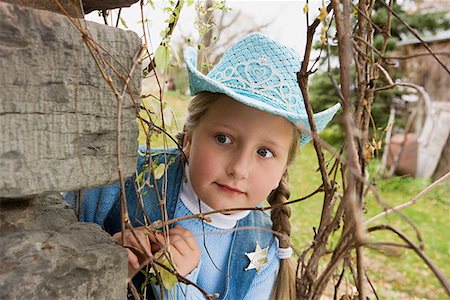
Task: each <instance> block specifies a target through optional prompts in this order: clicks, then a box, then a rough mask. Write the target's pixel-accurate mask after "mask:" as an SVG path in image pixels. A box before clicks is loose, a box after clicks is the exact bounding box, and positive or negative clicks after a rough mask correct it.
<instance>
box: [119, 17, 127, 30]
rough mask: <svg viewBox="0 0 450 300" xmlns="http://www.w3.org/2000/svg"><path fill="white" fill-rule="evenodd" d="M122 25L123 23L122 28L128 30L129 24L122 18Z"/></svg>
mask: <svg viewBox="0 0 450 300" xmlns="http://www.w3.org/2000/svg"><path fill="white" fill-rule="evenodd" d="M120 23H122V26H123V27H125V28H127V29H128V26H127V23H126V22H125V20H124V19H123V18H120Z"/></svg>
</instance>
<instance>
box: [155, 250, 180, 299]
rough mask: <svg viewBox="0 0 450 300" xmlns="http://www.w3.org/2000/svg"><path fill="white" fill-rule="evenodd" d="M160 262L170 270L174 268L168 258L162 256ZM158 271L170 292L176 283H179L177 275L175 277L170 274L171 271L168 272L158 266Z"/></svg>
mask: <svg viewBox="0 0 450 300" xmlns="http://www.w3.org/2000/svg"><path fill="white" fill-rule="evenodd" d="M160 262H161V263H162V264H163V265H165V266H166V267H168V268H169V269H172V266H171V265H170V263H169V261H168V260H167V258H166V256H164V255H163V256H162V257H161V258H160ZM157 268H158V271H159V273H160V275H161V281H162V283H163V285H164V287H165V288H166V289H167V290H169V289H171V288H172V287H173V286H174V285H175V284H176V283H177V281H178V280H177V277H176V276H175V275H173V274H172V273H170V272H169V271H167V270H166V269H164V268H162V267H159V266H157Z"/></svg>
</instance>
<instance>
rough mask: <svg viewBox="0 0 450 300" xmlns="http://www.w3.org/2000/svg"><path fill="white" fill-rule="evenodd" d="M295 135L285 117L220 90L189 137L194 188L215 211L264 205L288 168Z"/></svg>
mask: <svg viewBox="0 0 450 300" xmlns="http://www.w3.org/2000/svg"><path fill="white" fill-rule="evenodd" d="M293 135H294V127H293V125H292V124H291V123H290V122H289V121H287V120H286V119H284V118H282V117H279V116H276V115H273V114H270V113H267V112H263V111H261V110H258V109H255V108H251V107H249V106H246V105H244V104H241V103H240V102H238V101H235V100H233V99H231V98H229V97H228V96H225V95H221V96H220V97H219V98H218V99H217V100H216V101H214V102H213V104H212V105H211V106H210V108H209V109H208V111H207V112H206V113H205V115H204V116H203V117H202V118H201V120H200V122H199V123H198V125H197V126H195V127H194V128H193V129H192V131H191V132H188V134H187V136H186V141H185V146H184V152H185V154H186V156H187V158H188V161H189V175H190V178H191V183H192V187H193V188H194V191H195V193H196V194H197V196H198V197H199V198H200V199H201V200H202V201H203V202H205V203H206V204H207V205H209V206H210V207H212V208H213V209H216V210H217V209H224V208H233V207H255V206H257V205H258V204H261V203H262V202H263V201H265V200H266V199H267V197H268V195H269V194H270V192H271V191H272V190H273V189H275V188H277V187H278V184H279V182H280V180H281V177H282V176H283V173H284V172H285V170H286V167H287V160H288V154H289V150H290V148H291V145H292V142H293V138H294V136H293Z"/></svg>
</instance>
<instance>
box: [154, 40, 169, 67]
mask: <svg viewBox="0 0 450 300" xmlns="http://www.w3.org/2000/svg"><path fill="white" fill-rule="evenodd" d="M169 63H170V50H169V47H166V46H164V45H159V47H158V49H156V52H155V64H156V68H158V70H159V71H160V72H161V73H164V72H165V71H166V69H167V67H168V66H169Z"/></svg>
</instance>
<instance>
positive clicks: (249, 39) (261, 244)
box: [82, 33, 339, 299]
mask: <svg viewBox="0 0 450 300" xmlns="http://www.w3.org/2000/svg"><path fill="white" fill-rule="evenodd" d="M196 57H197V53H196V52H195V51H194V50H193V49H192V48H189V47H188V48H186V49H185V62H186V65H187V69H188V73H189V82H190V89H191V93H192V94H193V95H196V96H195V97H194V98H193V99H192V100H191V103H190V104H189V107H188V117H187V120H186V123H185V127H184V131H183V132H182V133H181V134H179V142H180V145H182V149H169V150H163V151H153V152H152V153H151V154H150V155H140V157H139V162H138V171H137V174H138V176H136V178H134V177H133V178H130V179H129V180H127V182H126V199H127V207H128V210H129V215H130V218H131V222H132V224H133V226H136V227H137V228H135V229H134V234H132V233H131V232H130V231H126V232H125V233H124V234H125V235H124V237H125V241H126V245H127V246H128V247H129V248H128V261H129V273H130V276H133V275H134V274H136V273H137V271H138V270H139V269H141V268H142V266H143V265H144V264H147V263H148V261H147V260H146V259H145V258H144V256H142V255H140V254H139V252H138V251H131V250H132V249H133V248H135V249H140V250H142V251H145V252H146V253H148V254H149V255H154V258H155V259H156V255H155V253H156V252H158V251H161V250H166V249H167V250H168V251H169V252H170V259H169V260H170V261H171V264H172V265H173V266H174V267H175V269H176V271H177V272H178V274H180V275H181V276H183V277H185V278H187V279H188V280H190V281H192V282H193V283H195V284H196V285H198V286H199V287H201V288H202V289H203V290H204V291H201V290H200V289H198V288H197V287H196V286H194V285H191V284H184V283H177V284H175V285H174V286H172V287H170V286H168V285H166V284H165V288H162V287H159V286H157V285H156V284H152V287H153V289H154V291H155V294H156V295H158V296H159V295H160V294H164V297H171V296H177V299H204V298H205V297H204V293H205V292H206V293H209V294H218V298H219V299H269V298H270V297H272V298H273V299H295V274H294V269H293V264H292V262H291V261H290V260H289V258H290V256H291V254H292V249H291V248H290V243H289V236H290V223H289V215H290V208H289V207H288V206H286V205H285V206H278V207H277V208H274V209H272V211H271V216H270V219H271V220H270V219H269V216H268V215H266V214H265V213H263V212H261V211H256V210H243V209H240V208H251V207H257V206H260V205H261V204H262V203H263V202H264V201H266V200H267V201H268V202H269V203H270V204H271V205H274V204H280V203H283V202H286V201H287V199H288V198H289V189H288V187H287V183H286V177H287V167H288V165H289V164H290V163H291V162H292V160H293V159H294V156H295V152H296V149H297V148H298V145H299V144H301V145H304V144H305V143H307V142H308V141H309V140H310V139H311V137H310V136H309V135H308V133H307V132H303V133H301V129H302V128H309V122H308V118H307V114H306V111H305V107H304V103H303V98H302V95H301V92H300V89H299V87H298V83H297V72H298V71H299V70H300V58H299V56H298V55H297V54H296V53H295V51H294V50H293V49H290V48H288V47H286V46H284V45H282V44H280V43H278V42H276V41H274V40H272V39H270V38H268V37H266V36H264V35H262V34H260V33H254V34H250V35H248V36H246V37H244V38H243V39H241V40H240V41H238V42H237V43H236V44H234V45H233V46H232V47H231V48H230V49H229V50H228V51H227V52H226V53H225V54H224V56H223V57H222V59H221V61H220V62H219V64H218V65H217V66H216V67H215V68H213V69H212V70H211V71H210V72H209V74H208V75H203V74H202V73H200V72H198V71H197V69H196V67H195V66H196ZM338 109H339V104H337V105H335V106H334V107H332V108H330V109H328V110H326V111H324V112H321V113H319V114H316V115H315V121H316V124H317V128H318V130H319V131H320V130H322V129H323V128H324V127H325V125H326V124H327V123H328V122H329V121H330V120H331V118H332V117H333V116H334V114H335V113H336V111H337V110H338ZM306 131H307V130H306ZM140 150H141V152H144V153H145V152H146V149H145V148H140ZM146 157H147V158H146ZM161 164H164V165H163V167H165V170H166V172H165V176H163V177H162V178H159V179H156V178H155V177H154V176H150V175H149V176H147V174H148V173H151V172H149V171H148V170H150V169H151V168H150V166H153V167H157V166H158V165H161ZM145 180H147V181H148V182H149V183H150V184H151V186H150V187H148V186H149V185H147V186H146V185H142V182H143V181H145ZM136 187H138V188H139V190H140V193H136ZM86 199H88V200H86ZM162 202H164V203H165V206H161V205H160V203H162ZM162 207H165V209H166V210H162ZM82 209H83V217H84V220H85V221H96V222H97V223H99V224H100V225H102V226H103V227H104V228H105V230H107V231H108V232H109V233H111V234H114V235H113V237H114V238H115V239H116V241H120V240H121V233H120V205H119V188H118V185H117V184H116V185H111V186H108V187H105V188H102V189H94V190H90V191H85V192H84V193H83V208H82ZM233 209H235V210H233ZM215 210H222V213H214V214H210V215H208V216H209V218H203V219H200V218H186V217H189V216H192V215H194V214H199V213H207V212H211V211H215ZM162 212H163V213H162ZM162 216H163V217H162ZM174 218H180V221H179V222H177V224H176V226H174V227H171V228H170V229H169V230H168V232H167V231H166V235H163V234H161V233H159V232H158V231H155V230H149V229H145V227H143V226H142V225H144V224H150V223H151V222H154V221H156V220H168V219H174ZM136 238H137V239H136ZM142 247H143V248H142ZM139 276H140V275H139ZM139 276H135V280H139V278H138V277H139ZM138 287H140V285H138ZM160 291H162V293H160Z"/></svg>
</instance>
